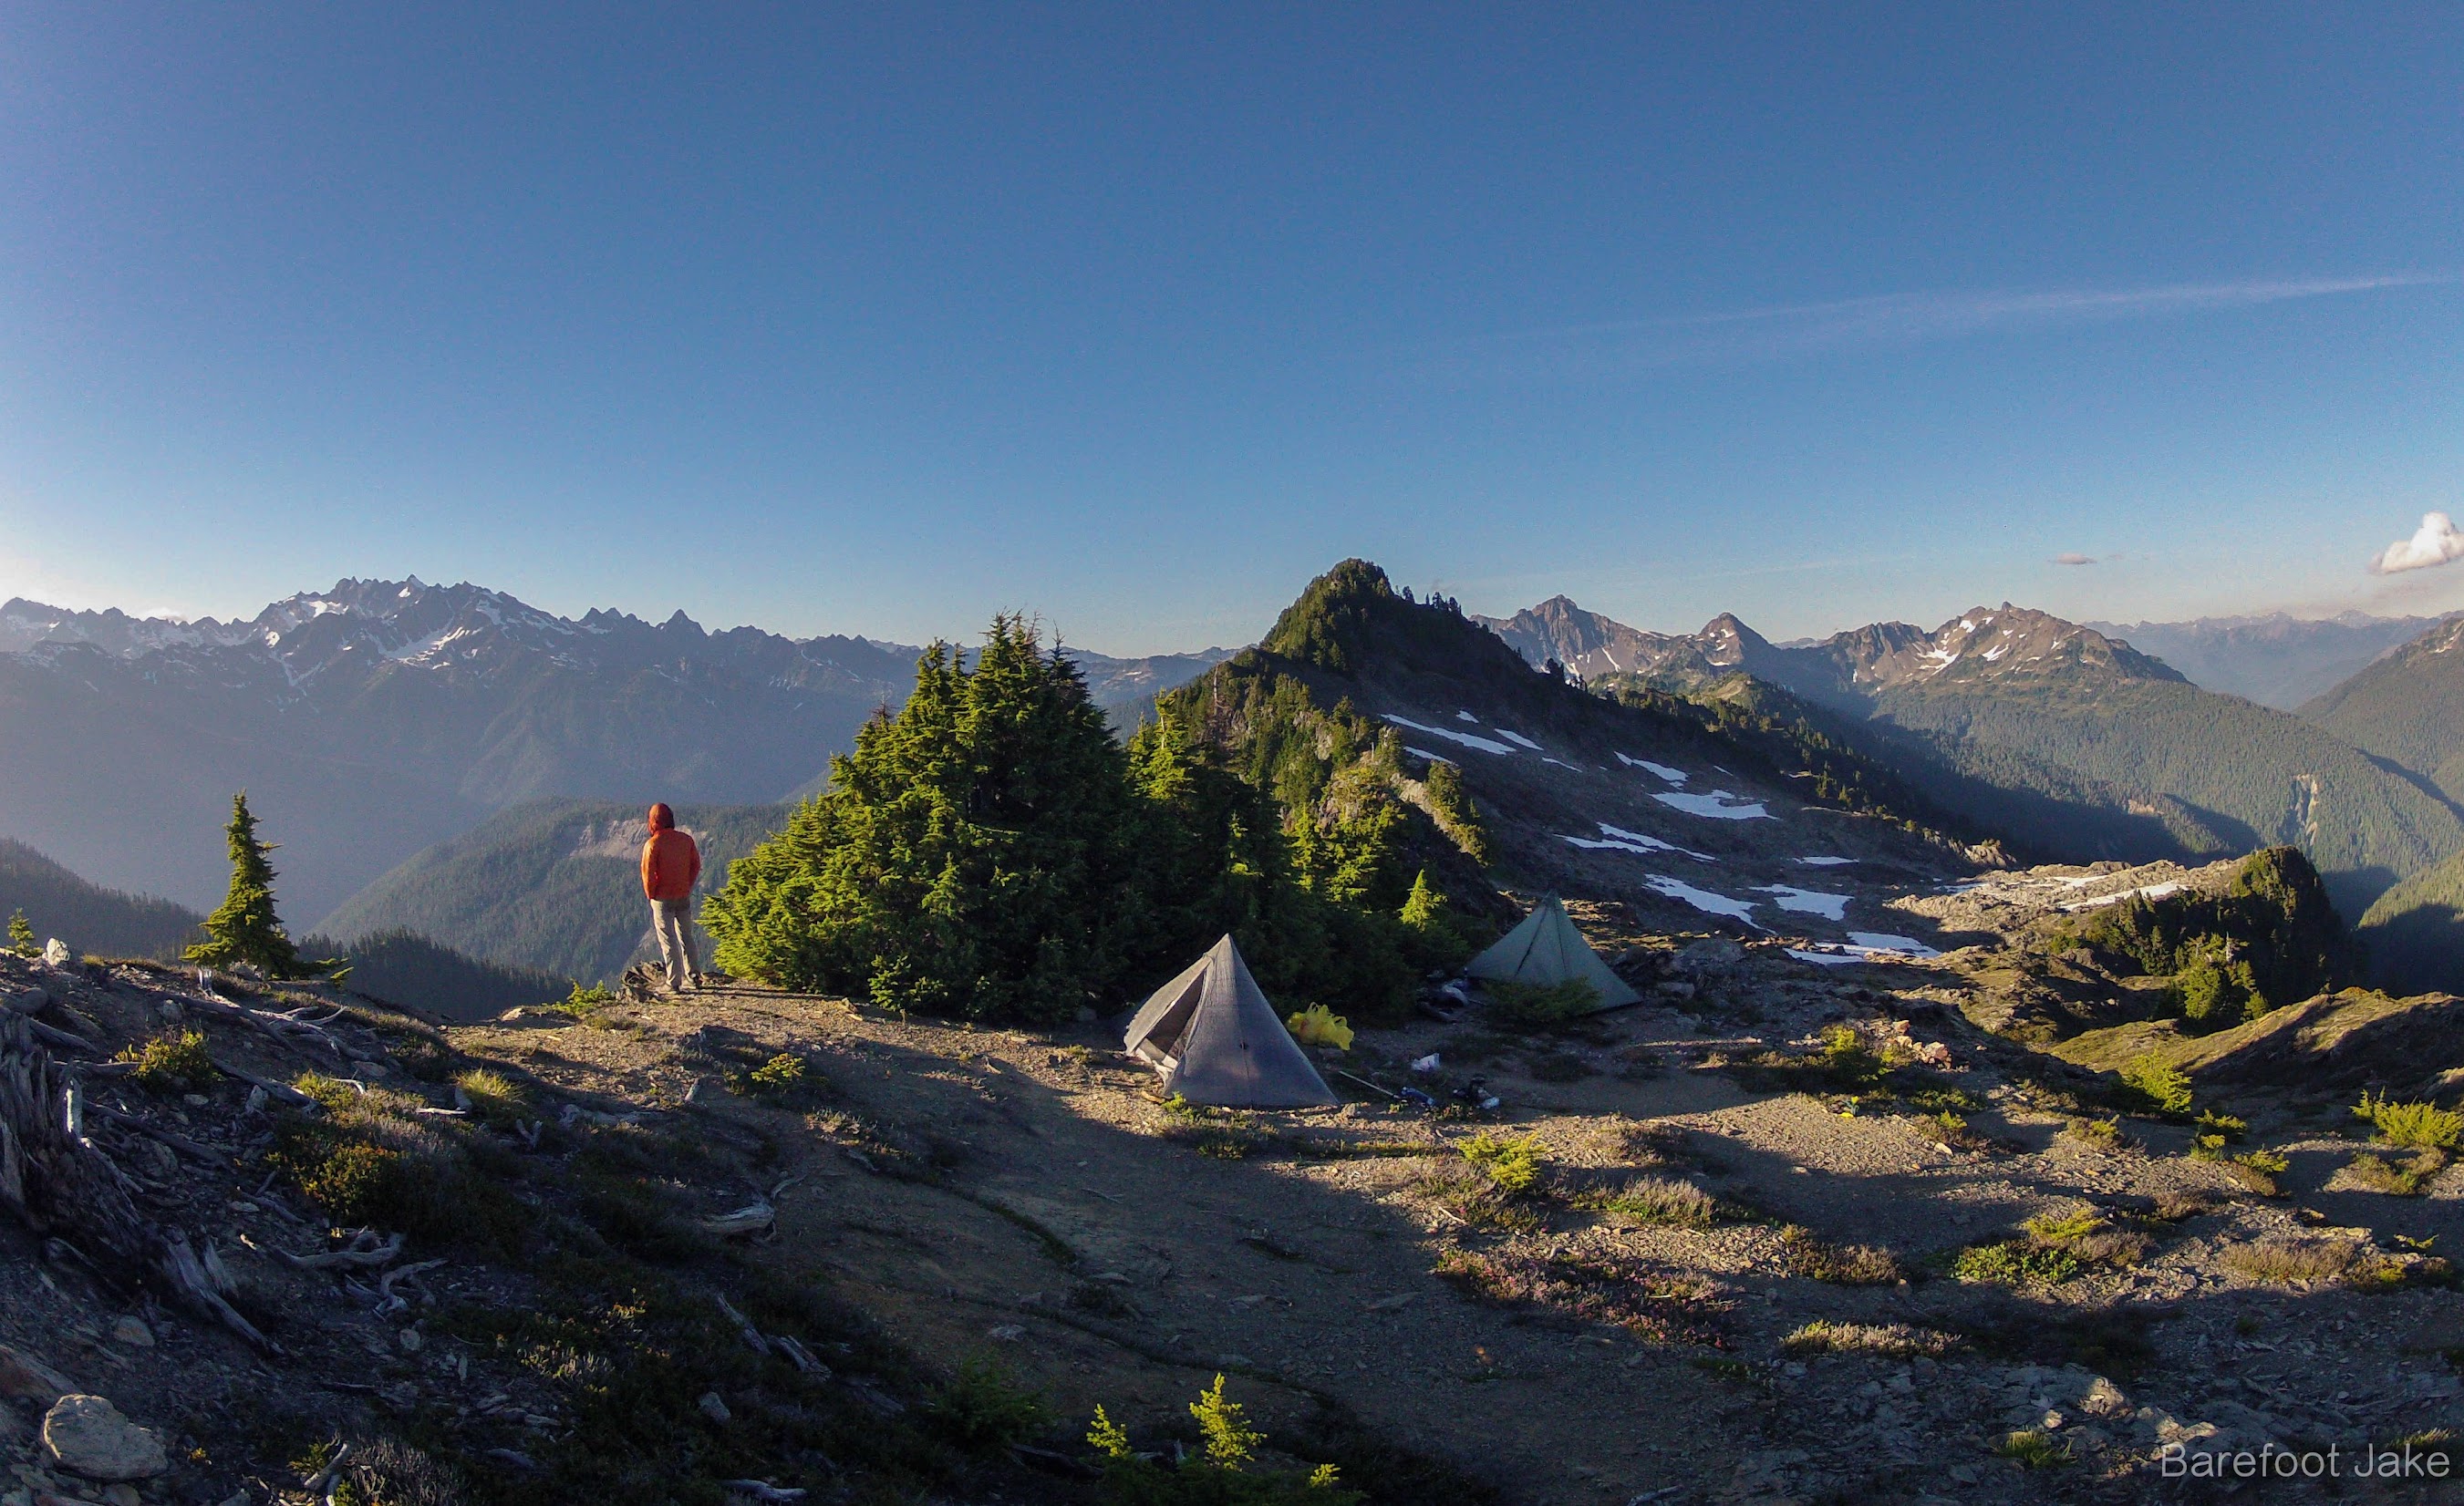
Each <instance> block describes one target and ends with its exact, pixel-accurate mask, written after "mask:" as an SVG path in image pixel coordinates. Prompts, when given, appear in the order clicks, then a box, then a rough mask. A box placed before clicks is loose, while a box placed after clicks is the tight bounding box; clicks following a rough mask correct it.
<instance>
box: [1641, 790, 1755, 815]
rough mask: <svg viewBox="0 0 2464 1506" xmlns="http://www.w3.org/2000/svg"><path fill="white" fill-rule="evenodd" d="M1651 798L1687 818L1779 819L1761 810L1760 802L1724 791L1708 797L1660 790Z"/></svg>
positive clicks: (1715, 792)
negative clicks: (1675, 809)
mask: <svg viewBox="0 0 2464 1506" xmlns="http://www.w3.org/2000/svg"><path fill="white" fill-rule="evenodd" d="M1652 798H1653V799H1655V800H1658V801H1659V802H1660V803H1661V804H1662V805H1673V806H1675V807H1676V808H1677V809H1679V810H1681V811H1683V812H1684V813H1685V814H1686V815H1688V816H1708V817H1711V818H1714V819H1716V820H1724V821H1750V820H1767V821H1775V820H1777V819H1779V818H1778V817H1776V816H1773V815H1772V814H1771V812H1769V811H1767V810H1764V809H1763V803H1762V801H1760V800H1745V799H1744V797H1741V796H1735V795H1731V794H1729V793H1728V792H1727V791H1726V790H1713V791H1712V792H1711V793H1710V794H1708V795H1686V794H1684V793H1683V792H1681V791H1676V790H1662V791H1661V792H1659V793H1658V794H1655V795H1654V796H1652ZM1730 800H1739V801H1741V803H1739V804H1736V805H1731V804H1729V803H1728V802H1729V801H1730Z"/></svg>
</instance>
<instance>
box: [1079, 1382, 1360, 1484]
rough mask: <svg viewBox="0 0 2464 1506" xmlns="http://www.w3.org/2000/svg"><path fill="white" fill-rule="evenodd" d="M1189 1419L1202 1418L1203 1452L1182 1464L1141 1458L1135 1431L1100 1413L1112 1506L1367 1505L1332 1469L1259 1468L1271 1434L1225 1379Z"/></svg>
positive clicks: (1098, 1429) (1201, 1398)
mask: <svg viewBox="0 0 2464 1506" xmlns="http://www.w3.org/2000/svg"><path fill="white" fill-rule="evenodd" d="M1189 1414H1190V1415H1191V1416H1192V1417H1194V1418H1196V1419H1197V1421H1198V1432H1199V1452H1198V1454H1197V1456H1196V1457H1193V1458H1190V1459H1188V1460H1186V1461H1185V1462H1183V1463H1181V1464H1180V1465H1178V1466H1177V1467H1175V1466H1171V1465H1166V1464H1162V1463H1159V1462H1155V1461H1151V1460H1148V1459H1146V1458H1142V1457H1140V1455H1139V1452H1138V1451H1137V1450H1136V1449H1134V1448H1133V1447H1132V1446H1131V1443H1130V1435H1129V1430H1127V1429H1125V1428H1123V1427H1121V1426H1120V1425H1119V1424H1118V1423H1115V1422H1114V1421H1112V1419H1111V1416H1110V1414H1108V1413H1107V1412H1106V1411H1105V1410H1104V1408H1101V1407H1098V1408H1095V1418H1094V1421H1093V1423H1092V1424H1091V1425H1090V1426H1089V1428H1088V1430H1087V1445H1088V1447H1089V1448H1090V1449H1092V1450H1094V1451H1095V1454H1096V1456H1097V1457H1098V1458H1099V1459H1101V1460H1102V1461H1103V1471H1104V1484H1103V1494H1104V1498H1105V1500H1106V1502H1107V1503H1108V1506H1356V1503H1357V1502H1359V1501H1360V1500H1361V1495H1360V1494H1359V1493H1358V1492H1356V1491H1352V1490H1348V1489H1346V1488H1344V1486H1343V1485H1342V1484H1341V1482H1340V1479H1339V1472H1338V1471H1337V1470H1336V1468H1335V1466H1333V1465H1331V1464H1320V1465H1315V1466H1312V1467H1311V1468H1309V1470H1307V1471H1306V1472H1303V1471H1280V1470H1278V1471H1265V1470H1257V1469H1254V1468H1252V1466H1253V1465H1255V1464H1256V1462H1257V1456H1258V1451H1259V1450H1260V1449H1261V1448H1263V1447H1265V1442H1266V1438H1265V1434H1264V1433H1262V1432H1260V1431H1259V1430H1257V1429H1256V1428H1253V1427H1251V1426H1250V1424H1249V1421H1248V1418H1247V1415H1246V1412H1245V1409H1244V1408H1243V1407H1242V1405H1241V1404H1240V1403H1239V1402H1236V1401H1233V1400H1231V1399H1230V1398H1228V1397H1226V1396H1225V1395H1224V1393H1223V1377H1222V1376H1221V1375H1219V1376H1217V1377H1216V1378H1215V1384H1214V1385H1213V1386H1210V1387H1208V1388H1207V1389H1205V1390H1203V1391H1200V1392H1199V1393H1198V1400H1197V1401H1195V1402H1192V1403H1191V1404H1190V1407H1189Z"/></svg>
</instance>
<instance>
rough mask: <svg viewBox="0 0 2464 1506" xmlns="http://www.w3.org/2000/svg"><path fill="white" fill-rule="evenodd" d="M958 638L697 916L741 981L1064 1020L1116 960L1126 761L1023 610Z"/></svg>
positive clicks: (935, 1009)
mask: <svg viewBox="0 0 2464 1506" xmlns="http://www.w3.org/2000/svg"><path fill="white" fill-rule="evenodd" d="M973 660H974V662H973V663H972V664H968V663H964V662H961V661H960V660H959V659H958V658H957V655H955V654H954V653H952V652H951V651H950V649H949V648H948V646H947V645H946V644H935V645H934V646H933V647H932V648H931V649H930V650H928V651H927V652H926V653H925V655H924V657H923V659H922V660H921V661H920V662H919V663H918V664H917V665H916V668H915V689H914V693H913V694H912V695H910V696H909V697H908V698H907V704H906V705H905V706H904V707H903V708H901V709H899V711H898V713H897V714H896V715H895V716H892V715H889V714H887V713H885V714H883V715H880V716H876V717H875V718H874V719H873V720H872V721H871V722H869V723H868V724H867V725H866V726H865V727H864V728H863V729H862V730H861V731H858V732H857V733H856V745H855V751H854V752H853V753H849V754H847V755H843V756H841V757H838V758H834V759H832V760H831V764H830V784H829V788H828V789H827V790H826V791H825V792H824V793H823V794H822V795H820V796H819V797H816V798H814V799H812V800H810V801H808V802H807V803H806V804H805V805H804V806H803V809H802V810H800V811H798V812H797V814H796V816H795V818H793V819H792V820H790V821H789V822H788V824H787V829H786V830H785V831H783V832H781V833H780V834H779V835H778V836H776V837H774V838H772V839H771V840H769V841H767V842H764V843H763V844H762V845H761V846H759V848H756V849H755V850H754V851H753V852H752V853H751V854H749V855H747V856H746V857H744V858H742V859H739V860H738V861H737V862H735V863H734V864H732V865H731V866H730V868H729V871H728V879H727V883H726V884H725V885H724V886H723V887H722V888H721V889H720V890H719V892H718V893H717V894H715V895H713V896H712V897H711V899H710V901H709V903H708V904H707V905H706V906H704V907H703V909H702V915H701V920H702V925H703V926H704V927H705V928H707V929H708V930H709V931H710V933H711V934H712V936H714V937H715V938H716V941H717V949H716V951H717V959H718V961H719V963H720V964H721V965H722V966H724V967H725V968H727V969H728V970H729V971H732V972H737V973H742V974H745V975H747V976H752V977H758V978H762V979H765V980H768V981H771V982H775V983H780V984H783V985H786V986H789V987H795V988H813V989H826V990H831V991H838V992H847V993H862V994H867V995H869V997H870V998H871V999H872V1000H873V1001H874V1002H875V1003H878V1004H881V1005H884V1006H886V1007H896V1008H901V1009H913V1010H919V1011H923V1012H926V1013H930V1014H937V1015H966V1016H970V1017H979V1018H983V1017H1004V1018H1023V1019H1053V1018H1066V1017H1067V1015H1070V1014H1071V1013H1072V1012H1074V1011H1075V1010H1077V1009H1078V1008H1080V1007H1081V1006H1082V1005H1085V1004H1088V1003H1090V1002H1096V1001H1099V1000H1101V999H1103V998H1104V993H1103V991H1104V990H1105V989H1106V988H1108V987H1109V986H1110V984H1111V979H1112V976H1113V973H1114V971H1115V970H1116V966H1117V964H1116V957H1117V945H1118V939H1119V919H1120V908H1121V902H1122V899H1123V894H1124V888H1125V885H1124V884H1123V879H1124V877H1125V874H1126V869H1127V865H1128V862H1129V854H1128V852H1127V850H1126V844H1125V842H1124V840H1123V836H1124V823H1123V819H1122V817H1123V813H1124V810H1125V807H1126V806H1127V804H1128V799H1129V790H1128V780H1127V764H1126V759H1125V757H1124V754H1123V753H1122V750H1121V748H1120V746H1119V745H1118V744H1116V743H1115V742H1113V741H1112V737H1111V729H1110V728H1109V727H1108V725H1107V724H1106V722H1105V719H1104V713H1103V710H1102V709H1100V708H1099V707H1097V706H1096V705H1095V703H1094V701H1093V700H1092V699H1091V698H1090V697H1089V695H1088V693H1087V683H1086V680H1085V679H1084V677H1083V676H1081V675H1080V673H1079V671H1078V666H1076V664H1074V663H1073V662H1071V661H1070V660H1069V659H1067V658H1066V657H1064V656H1063V655H1062V654H1061V653H1060V652H1059V650H1058V649H1057V648H1056V649H1054V650H1052V651H1050V652H1046V651H1045V649H1044V648H1043V647H1042V646H1041V644H1039V643H1038V641H1037V635H1036V630H1035V627H1034V625H1033V624H1032V623H1030V622H1026V621H1025V620H1023V619H1022V618H1017V617H1003V618H1001V619H998V620H996V621H995V622H994V623H993V627H992V631H991V632H990V633H988V634H987V635H986V636H985V641H984V645H983V647H982V648H981V649H979V650H978V651H977V652H976V654H975V655H974V656H973Z"/></svg>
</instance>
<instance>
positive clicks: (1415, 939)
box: [1401, 868, 1472, 971]
mask: <svg viewBox="0 0 2464 1506" xmlns="http://www.w3.org/2000/svg"><path fill="white" fill-rule="evenodd" d="M1401 920H1402V924H1403V937H1404V941H1403V951H1404V955H1405V956H1406V957H1408V958H1409V959H1410V960H1411V963H1412V965H1413V966H1414V967H1416V968H1422V969H1427V968H1443V969H1446V970H1447V971H1453V970H1454V969H1456V968H1460V967H1462V966H1463V964H1464V963H1465V962H1468V961H1469V960H1471V954H1472V949H1471V946H1470V944H1469V943H1468V942H1466V941H1465V940H1464V939H1463V931H1462V929H1461V928H1458V927H1457V926H1456V925H1455V923H1454V918H1453V917H1452V916H1450V915H1448V914H1447V913H1446V896H1445V891H1444V890H1442V889H1441V888H1439V887H1438V886H1437V885H1436V884H1431V883H1430V882H1429V870H1428V869H1426V868H1422V869H1421V870H1420V872H1419V877H1417V878H1415V879H1413V881H1412V892H1411V893H1410V894H1408V895H1406V896H1404V899H1403V912H1402V916H1401Z"/></svg>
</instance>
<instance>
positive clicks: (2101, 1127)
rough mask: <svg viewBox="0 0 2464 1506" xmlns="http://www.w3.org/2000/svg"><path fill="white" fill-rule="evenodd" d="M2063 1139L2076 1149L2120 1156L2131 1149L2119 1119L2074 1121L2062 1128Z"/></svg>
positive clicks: (2128, 1138) (2102, 1154) (2129, 1141)
mask: <svg viewBox="0 0 2464 1506" xmlns="http://www.w3.org/2000/svg"><path fill="white" fill-rule="evenodd" d="M2061 1139H2062V1140H2063V1141H2064V1142H2065V1143H2066V1144H2068V1145H2070V1146H2073V1147H2074V1148H2076V1149H2079V1150H2085V1151H2089V1152H2091V1153H2093V1154H2096V1155H2101V1156H2118V1155H2120V1154H2122V1153H2123V1151H2125V1150H2127V1149H2129V1148H2130V1147H2131V1139H2130V1137H2129V1136H2128V1135H2125V1134H2123V1132H2122V1121H2121V1120H2119V1119H2074V1120H2072V1121H2071V1122H2070V1123H2069V1124H2064V1125H2063V1126H2062V1133H2061Z"/></svg>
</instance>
